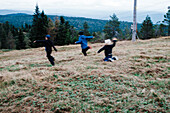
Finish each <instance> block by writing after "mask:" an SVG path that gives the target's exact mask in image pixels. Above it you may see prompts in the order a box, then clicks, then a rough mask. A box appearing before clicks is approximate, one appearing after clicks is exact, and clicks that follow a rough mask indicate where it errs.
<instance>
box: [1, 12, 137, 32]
mask: <svg viewBox="0 0 170 113" xmlns="http://www.w3.org/2000/svg"><path fill="white" fill-rule="evenodd" d="M48 17H49V18H51V19H52V20H53V21H55V18H56V17H58V16H57V15H48ZM32 18H33V16H32V15H29V14H25V13H17V14H8V15H0V22H1V23H4V22H6V21H9V22H10V24H12V25H14V26H15V27H21V26H22V25H24V24H25V23H27V24H30V25H31V24H32ZM64 18H65V20H66V21H69V22H70V24H71V25H73V26H74V27H76V28H77V29H78V30H79V29H82V28H83V24H84V22H85V21H86V22H87V23H88V25H89V27H90V29H89V31H90V32H97V31H102V30H103V29H104V26H105V24H106V22H107V20H100V19H91V18H83V17H66V16H64ZM131 24H132V22H125V21H121V24H120V28H121V29H122V30H124V29H125V28H126V27H127V26H128V27H129V28H130V26H131ZM138 28H140V24H139V25H138Z"/></svg>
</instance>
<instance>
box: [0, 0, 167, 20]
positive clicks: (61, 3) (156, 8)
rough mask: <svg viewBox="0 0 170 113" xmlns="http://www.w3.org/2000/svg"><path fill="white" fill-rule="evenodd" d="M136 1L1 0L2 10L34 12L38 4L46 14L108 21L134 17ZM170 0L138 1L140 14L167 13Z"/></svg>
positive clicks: (0, 6) (0, 7)
mask: <svg viewBox="0 0 170 113" xmlns="http://www.w3.org/2000/svg"><path fill="white" fill-rule="evenodd" d="M133 2H134V0H0V9H11V10H27V11H30V12H34V9H35V5H36V3H38V5H39V8H40V10H44V11H45V13H46V14H57V15H65V16H77V17H88V18H98V19H108V18H109V16H110V15H112V14H113V13H116V14H118V15H120V14H121V16H123V14H126V15H127V14H129V17H132V12H133V4H134V3H133ZM168 6H170V0H137V10H138V12H145V13H146V15H147V13H148V14H149V12H158V13H164V14H165V13H166V12H167V8H168Z"/></svg>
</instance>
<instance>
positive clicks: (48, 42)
mask: <svg viewBox="0 0 170 113" xmlns="http://www.w3.org/2000/svg"><path fill="white" fill-rule="evenodd" d="M34 43H43V44H44V46H45V51H46V54H47V58H48V60H49V61H50V63H51V65H53V66H54V65H55V63H54V61H55V59H54V57H53V56H51V53H52V47H53V48H54V50H55V51H56V52H57V49H56V48H55V47H54V44H53V42H52V41H51V40H50V35H46V36H45V40H35V41H34Z"/></svg>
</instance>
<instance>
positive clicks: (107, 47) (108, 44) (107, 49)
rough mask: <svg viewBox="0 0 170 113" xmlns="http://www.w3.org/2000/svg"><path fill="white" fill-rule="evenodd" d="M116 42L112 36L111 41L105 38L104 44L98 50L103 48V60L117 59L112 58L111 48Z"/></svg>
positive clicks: (115, 58)
mask: <svg viewBox="0 0 170 113" xmlns="http://www.w3.org/2000/svg"><path fill="white" fill-rule="evenodd" d="M116 42H117V39H116V38H113V43H112V41H111V40H110V39H107V40H105V44H106V45H105V46H104V47H102V48H101V49H100V50H99V51H98V53H100V52H102V51H103V50H104V52H105V58H104V59H103V60H104V61H110V62H112V61H114V60H118V58H117V57H113V58H112V49H113V47H114V46H115V45H116Z"/></svg>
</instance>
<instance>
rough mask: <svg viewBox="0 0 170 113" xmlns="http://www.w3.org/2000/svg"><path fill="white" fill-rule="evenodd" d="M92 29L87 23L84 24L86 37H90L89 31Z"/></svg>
mask: <svg viewBox="0 0 170 113" xmlns="http://www.w3.org/2000/svg"><path fill="white" fill-rule="evenodd" d="M89 28H90V27H89V25H88V23H87V22H84V24H83V31H84V35H86V36H89V35H90V32H89V30H88V29H89Z"/></svg>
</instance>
